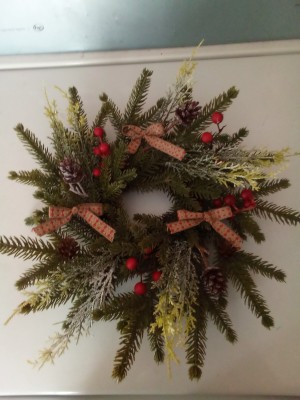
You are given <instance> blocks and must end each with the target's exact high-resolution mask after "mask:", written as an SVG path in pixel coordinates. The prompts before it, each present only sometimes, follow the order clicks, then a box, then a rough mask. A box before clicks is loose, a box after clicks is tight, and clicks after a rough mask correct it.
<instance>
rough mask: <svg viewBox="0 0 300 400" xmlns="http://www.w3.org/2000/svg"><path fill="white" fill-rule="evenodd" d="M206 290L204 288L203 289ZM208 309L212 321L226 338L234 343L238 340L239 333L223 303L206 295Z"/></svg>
mask: <svg viewBox="0 0 300 400" xmlns="http://www.w3.org/2000/svg"><path fill="white" fill-rule="evenodd" d="M203 290H204V289H203ZM205 304H206V309H207V312H208V314H209V315H210V317H211V319H212V321H213V322H214V324H215V325H216V327H217V328H218V329H219V331H220V332H221V333H222V334H223V335H225V337H226V339H227V340H228V341H229V342H230V343H234V342H236V341H237V334H236V332H235V331H234V330H233V328H232V322H231V320H230V318H229V316H228V314H227V312H226V311H225V310H224V309H223V307H222V305H220V304H218V302H217V301H215V300H213V299H212V298H210V297H208V296H206V299H205Z"/></svg>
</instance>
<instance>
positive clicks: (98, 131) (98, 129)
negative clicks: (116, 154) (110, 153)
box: [94, 126, 104, 138]
mask: <svg viewBox="0 0 300 400" xmlns="http://www.w3.org/2000/svg"><path fill="white" fill-rule="evenodd" d="M103 135H104V129H103V128H101V126H96V127H95V128H94V136H97V137H100V138H102V137H103Z"/></svg>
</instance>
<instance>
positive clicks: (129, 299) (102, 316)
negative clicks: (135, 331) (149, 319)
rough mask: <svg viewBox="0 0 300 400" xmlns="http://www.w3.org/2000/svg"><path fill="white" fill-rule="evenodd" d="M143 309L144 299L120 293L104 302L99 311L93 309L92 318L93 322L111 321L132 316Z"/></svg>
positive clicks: (131, 294)
mask: <svg viewBox="0 0 300 400" xmlns="http://www.w3.org/2000/svg"><path fill="white" fill-rule="evenodd" d="M144 308H145V299H144V298H141V297H138V296H136V295H135V294H134V293H121V294H119V295H117V296H114V297H113V298H112V299H111V300H109V301H108V302H106V303H105V304H104V305H103V306H102V307H101V309H95V310H94V313H93V318H94V320H95V321H99V320H104V321H112V320H114V319H120V318H126V316H128V315H131V314H132V315H134V314H135V313H139V312H141V310H142V309H144Z"/></svg>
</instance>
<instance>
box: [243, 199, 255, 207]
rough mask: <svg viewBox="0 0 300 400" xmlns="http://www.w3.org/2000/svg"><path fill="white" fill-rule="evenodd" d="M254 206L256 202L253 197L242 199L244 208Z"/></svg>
mask: <svg viewBox="0 0 300 400" xmlns="http://www.w3.org/2000/svg"><path fill="white" fill-rule="evenodd" d="M255 206H256V203H255V201H254V200H253V199H245V200H244V207H245V208H254V207H255Z"/></svg>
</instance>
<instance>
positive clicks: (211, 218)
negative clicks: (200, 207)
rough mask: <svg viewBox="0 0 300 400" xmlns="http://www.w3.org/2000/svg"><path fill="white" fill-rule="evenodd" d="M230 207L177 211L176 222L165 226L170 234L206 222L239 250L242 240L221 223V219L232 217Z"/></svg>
mask: <svg viewBox="0 0 300 400" xmlns="http://www.w3.org/2000/svg"><path fill="white" fill-rule="evenodd" d="M232 215H233V214H232V211H231V208H230V207H221V208H216V209H215V210H210V211H206V212H193V211H187V210H178V211H177V217H178V221H176V222H171V223H169V224H167V228H168V230H169V231H170V233H171V234H173V233H177V232H181V231H184V230H186V229H190V228H193V227H194V226H197V225H199V224H201V222H203V221H206V222H208V223H209V224H210V225H211V226H212V227H213V228H214V230H215V231H216V232H218V233H219V234H220V235H221V236H222V237H223V238H224V239H226V240H227V241H228V242H229V243H230V244H231V245H232V246H234V247H235V248H237V249H240V247H241V245H242V239H241V238H240V236H239V235H238V234H236V233H235V232H234V231H233V230H232V229H230V228H229V227H228V226H227V225H225V224H224V223H223V222H221V220H222V219H225V218H230V217H232Z"/></svg>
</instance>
